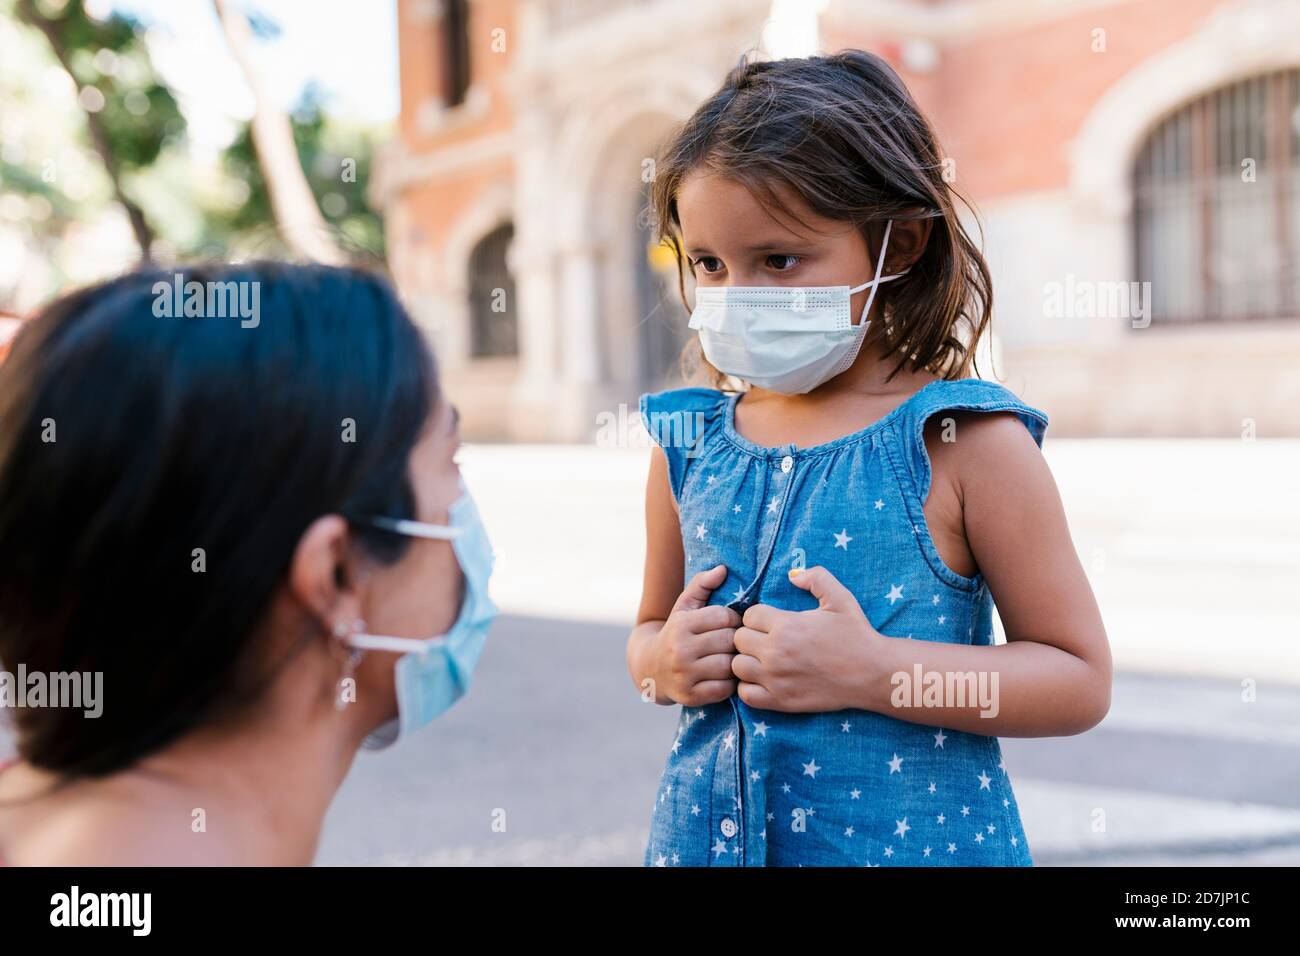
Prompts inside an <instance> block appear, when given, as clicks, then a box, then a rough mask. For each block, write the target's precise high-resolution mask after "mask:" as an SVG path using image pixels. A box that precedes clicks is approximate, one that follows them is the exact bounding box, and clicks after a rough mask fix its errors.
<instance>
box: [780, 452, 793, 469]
mask: <svg viewBox="0 0 1300 956" xmlns="http://www.w3.org/2000/svg"><path fill="white" fill-rule="evenodd" d="M793 467H794V459H793V458H791V457H790V456H789V455H786V456H785V457H784V458H782V459H781V470H782V471H789V470H790V469H791V468H793Z"/></svg>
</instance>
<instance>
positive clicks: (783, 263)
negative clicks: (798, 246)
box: [767, 255, 799, 272]
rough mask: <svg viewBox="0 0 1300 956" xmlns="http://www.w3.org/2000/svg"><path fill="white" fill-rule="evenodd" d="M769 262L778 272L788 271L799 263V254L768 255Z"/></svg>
mask: <svg viewBox="0 0 1300 956" xmlns="http://www.w3.org/2000/svg"><path fill="white" fill-rule="evenodd" d="M767 264H768V265H769V266H771V267H772V268H773V269H775V270H777V271H778V272H786V271H788V270H790V269H793V268H794V267H795V266H797V265H798V264H799V257H798V256H787V255H779V256H768V257H767Z"/></svg>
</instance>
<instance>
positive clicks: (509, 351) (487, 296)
mask: <svg viewBox="0 0 1300 956" xmlns="http://www.w3.org/2000/svg"><path fill="white" fill-rule="evenodd" d="M514 235H515V227H514V226H513V225H511V224H509V223H507V224H506V225H504V226H498V227H497V228H496V229H494V230H492V231H491V232H490V233H488V234H487V235H486V236H484V237H483V238H482V239H481V240H479V243H478V245H476V246H475V247H474V251H473V252H471V253H470V256H469V309H470V354H471V355H473V357H474V358H482V357H486V356H491V355H518V354H519V308H518V304H517V301H516V299H515V280H514V277H513V276H511V274H510V269H509V267H508V265H507V263H506V255H507V253H508V251H509V249H510V241H511V240H512V239H513V238H514Z"/></svg>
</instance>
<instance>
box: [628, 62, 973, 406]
mask: <svg viewBox="0 0 1300 956" xmlns="http://www.w3.org/2000/svg"><path fill="white" fill-rule="evenodd" d="M948 168H949V167H947V166H946V165H945V163H944V160H943V156H942V153H941V152H940V149H939V144H938V140H937V138H936V136H935V134H934V130H933V129H931V127H930V124H929V123H928V122H927V121H926V119H925V117H924V116H923V115H922V114H921V111H920V109H919V108H918V107H917V105H916V103H915V102H914V101H913V99H912V96H911V94H910V93H908V91H907V88H906V87H905V86H904V85H903V81H902V80H900V79H899V78H898V75H897V74H896V73H895V72H894V71H893V69H891V68H890V66H889V64H888V63H886V62H885V61H884V60H882V59H880V58H879V57H877V56H873V55H872V54H870V53H864V52H862V51H861V50H844V51H842V52H840V53H836V54H834V55H833V56H813V57H807V58H804V59H789V60H772V61H752V60H746V61H745V62H742V63H741V64H739V65H737V66H736V68H735V69H734V70H732V72H731V73H730V75H728V77H727V79H726V81H725V82H724V83H723V84H722V88H721V89H720V90H718V92H717V93H715V94H714V95H713V96H712V97H710V98H709V99H708V100H707V101H706V102H705V103H704V104H703V105H702V106H701V107H700V108H699V109H697V110H696V111H695V114H694V115H693V116H691V118H690V119H688V120H687V121H686V122H685V123H684V124H683V125H682V126H681V127H680V128H679V129H678V130H677V131H676V132H675V133H674V134H673V135H672V136H671V137H670V139H669V141H668V142H667V144H666V145H665V147H664V149H663V150H662V151H661V155H660V158H659V160H658V162H657V164H656V169H655V180H654V186H653V189H652V193H651V203H652V210H651V211H652V213H653V216H654V219H655V221H656V224H657V228H658V232H659V238H660V240H661V241H664V242H666V243H667V244H668V245H669V246H670V247H671V248H672V249H673V251H674V253H675V255H676V257H677V274H678V288H679V290H680V292H681V296H682V301H683V303H685V302H686V280H685V273H686V269H687V268H688V267H687V265H686V261H685V259H686V257H685V255H684V253H683V250H682V244H681V222H680V220H679V219H678V216H677V192H678V189H679V188H680V186H681V183H682V180H683V179H684V178H685V177H686V176H687V175H688V174H690V173H691V172H693V171H695V170H704V171H707V172H709V173H714V174H718V175H722V176H724V177H726V178H728V179H731V180H733V181H735V182H739V183H741V184H742V185H744V186H746V187H747V188H748V189H749V190H750V191H751V192H752V193H753V194H754V196H755V197H756V198H758V199H759V201H761V202H763V203H764V204H765V205H767V206H768V207H769V208H774V209H779V210H781V211H782V212H784V213H785V214H787V215H788V216H790V217H791V218H793V219H795V220H796V221H799V219H798V216H796V215H795V213H794V212H793V211H792V210H790V208H789V206H788V203H785V202H783V201H782V199H781V196H780V195H779V193H778V190H777V188H776V187H778V186H785V187H788V188H789V189H791V190H793V191H794V192H795V194H797V195H798V196H799V197H801V198H802V200H803V201H804V202H805V203H807V205H808V206H809V208H811V209H812V210H813V211H814V212H816V213H817V214H819V215H821V216H824V217H826V218H828V219H835V220H839V221H843V222H852V223H853V224H854V225H856V226H857V227H858V228H860V229H861V230H862V231H863V234H864V235H865V234H866V228H867V224H868V223H872V222H877V223H878V222H883V221H884V220H886V219H895V220H908V219H931V220H933V226H932V227H931V234H930V238H929V242H928V243H927V245H926V248H925V250H924V252H922V254H921V256H920V258H919V259H918V260H917V261H916V262H915V263H914V264H913V265H912V267H911V270H910V271H909V272H908V273H907V274H906V275H905V276H904V277H903V278H902V279H899V280H897V281H895V282H890V283H888V284H886V285H882V286H881V287H880V294H879V296H878V301H879V302H881V304H882V308H881V316H882V318H881V319H879V320H876V321H873V323H872V329H871V331H870V333H869V334H870V335H871V336H872V338H873V340H874V341H881V342H883V343H884V353H885V358H886V359H887V360H888V359H890V358H893V357H897V358H898V362H897V364H896V365H895V367H894V369H893V371H892V372H891V373H890V376H891V377H892V376H893V375H894V374H896V373H897V372H898V371H900V370H901V369H902V368H904V367H906V366H908V365H909V364H910V366H911V367H912V369H913V370H921V369H928V370H930V371H931V372H933V373H934V374H936V375H939V376H940V377H942V378H962V377H965V376H966V375H968V374H969V372H970V368H971V365H972V361H973V351H974V348H975V344H976V343H977V342H978V340H979V337H980V335H981V334H982V333H983V332H984V329H985V327H986V326H987V325H988V321H989V312H990V308H991V304H992V296H993V291H992V281H991V279H990V277H989V270H988V267H987V265H985V262H984V258H983V256H982V255H981V254H980V251H979V249H978V248H977V247H976V246H975V244H974V243H973V242H972V241H971V239H970V237H969V236H968V235H967V234H966V230H965V229H964V228H963V226H962V224H961V222H960V220H959V219H958V216H957V209H956V204H955V202H954V199H960V198H961V197H960V196H959V195H958V194H957V193H956V191H955V190H954V189H953V188H952V186H951V185H949V182H948V178H950V177H948V176H946V175H945V174H946V172H947V170H948ZM962 202H963V203H964V200H962ZM967 205H968V208H969V204H967ZM694 345H695V348H696V350H698V343H694ZM683 358H684V364H685V365H686V366H687V374H688V375H689V374H690V365H691V362H690V361H689V360H690V358H691V355H690V354H689V353H688V355H686V356H683ZM694 362H695V363H696V364H697V365H698V366H699V367H701V368H704V369H707V370H711V371H712V373H713V376H714V378H715V381H716V383H718V384H722V382H723V381H725V376H723V375H721V373H719V372H718V371H717V370H716V369H713V368H712V366H710V365H708V363H707V361H705V360H704V358H703V357H702V356H700V355H698V354H696V355H695V356H694Z"/></svg>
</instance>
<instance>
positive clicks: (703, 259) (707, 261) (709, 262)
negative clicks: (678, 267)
mask: <svg viewBox="0 0 1300 956" xmlns="http://www.w3.org/2000/svg"><path fill="white" fill-rule="evenodd" d="M695 266H700V267H702V268H703V269H704V271H705V272H717V271H718V270H719V269H721V268H722V263H721V262H720V261H719V260H718V258H717V257H716V256H700V257H699V258H698V259H694V260H692V261H691V268H694V267H695Z"/></svg>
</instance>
